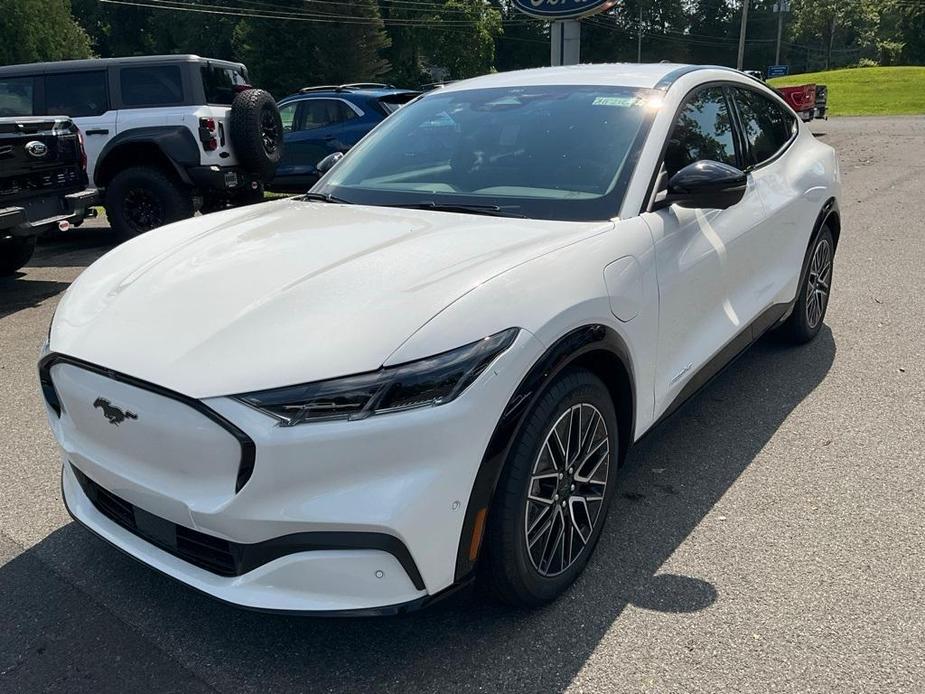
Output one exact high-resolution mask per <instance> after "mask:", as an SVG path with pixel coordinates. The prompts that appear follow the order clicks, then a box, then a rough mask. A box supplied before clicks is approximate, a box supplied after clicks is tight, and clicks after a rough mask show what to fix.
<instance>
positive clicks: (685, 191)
mask: <svg viewBox="0 0 925 694" xmlns="http://www.w3.org/2000/svg"><path fill="white" fill-rule="evenodd" d="M747 182H748V178H747V176H746V175H745V172H744V171H741V170H740V169H737V168H736V167H734V166H731V165H729V164H723V163H722V162H718V161H710V160H709V159H704V160H701V161H695V162H694V163H693V164H688V165H687V166H685V167H684V168H683V169H681V170H680V171H678V172H677V173H676V174H675V175H674V176H672V177H671V178H670V179H668V192H667V194H666V195H665V198H664V201H663V203H662V205H660V207H667V206H668V205H678V206H679V207H691V208H699V209H711V210H725V209H726V208H727V207H732V206H733V205H735V204H736V203H738V202H739V201H740V200H741V199H742V197H743V196H744V195H745V187H746V185H747Z"/></svg>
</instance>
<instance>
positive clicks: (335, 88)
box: [299, 82, 395, 94]
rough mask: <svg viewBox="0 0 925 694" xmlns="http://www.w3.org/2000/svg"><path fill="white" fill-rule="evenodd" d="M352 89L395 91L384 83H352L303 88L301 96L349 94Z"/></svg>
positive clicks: (391, 86) (300, 92)
mask: <svg viewBox="0 0 925 694" xmlns="http://www.w3.org/2000/svg"><path fill="white" fill-rule="evenodd" d="M351 89H395V87H394V86H393V85H391V84H383V83H382V82H350V83H348V84H321V85H318V86H316V87H302V88H301V89H300V90H299V94H304V93H306V92H347V91H350V90H351Z"/></svg>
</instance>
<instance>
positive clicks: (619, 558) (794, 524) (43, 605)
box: [0, 118, 925, 692]
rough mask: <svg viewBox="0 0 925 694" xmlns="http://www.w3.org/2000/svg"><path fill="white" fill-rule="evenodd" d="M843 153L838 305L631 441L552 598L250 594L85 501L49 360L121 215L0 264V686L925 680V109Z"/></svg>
mask: <svg viewBox="0 0 925 694" xmlns="http://www.w3.org/2000/svg"><path fill="white" fill-rule="evenodd" d="M812 127H813V129H814V131H816V132H817V133H818V134H819V135H820V137H823V138H824V140H825V141H826V142H829V143H830V144H832V145H833V146H835V147H836V148H837V149H838V150H839V152H840V155H841V162H842V171H843V175H844V185H845V194H844V197H843V200H842V211H843V219H844V229H843V232H842V238H841V244H840V247H839V251H838V255H837V256H836V264H835V279H834V288H833V297H832V302H831V305H830V307H829V314H828V319H827V327H825V328H824V329H823V331H822V333H821V334H820V335H819V337H818V339H817V340H816V341H815V342H814V343H812V344H810V345H808V346H806V347H802V348H790V347H784V346H782V345H780V344H777V343H775V342H774V341H773V340H767V339H766V340H763V341H762V342H760V343H759V344H758V345H756V346H755V347H754V348H753V349H752V350H751V351H750V352H749V353H748V354H747V355H745V356H744V357H743V358H742V359H740V360H739V361H738V362H737V363H736V364H735V365H734V366H733V367H732V368H731V369H730V370H728V371H727V372H726V373H725V374H724V375H722V376H721V377H720V378H719V379H718V380H717V381H716V382H714V383H713V384H712V385H711V386H710V387H709V388H708V389H707V390H706V391H705V392H703V393H702V394H701V395H699V396H698V397H697V398H696V399H695V400H694V401H692V402H691V403H690V404H689V405H688V406H687V407H686V408H685V409H684V410H683V411H682V412H681V413H680V414H679V415H678V416H677V417H675V418H674V419H673V420H671V421H670V422H669V423H668V424H667V425H666V426H664V427H663V428H661V429H660V430H659V431H658V433H657V434H656V435H655V436H650V437H648V438H647V439H646V440H645V441H644V442H643V443H642V444H641V445H639V446H638V447H637V448H635V449H634V451H633V452H632V454H631V459H630V464H629V465H628V467H627V469H626V470H625V472H624V474H623V477H622V481H621V496H620V497H619V498H618V499H617V501H618V503H617V504H616V505H615V507H614V508H613V509H612V511H611V515H610V517H609V519H608V522H607V526H606V528H605V531H604V535H603V537H602V539H601V542H600V545H599V546H598V549H597V553H596V556H595V558H594V559H593V560H592V562H591V563H590V565H589V566H588V570H587V571H586V572H585V574H584V575H583V576H582V577H581V578H580V579H579V581H578V583H577V584H576V586H575V587H574V588H573V589H572V590H571V591H570V592H569V593H567V594H566V595H565V596H564V598H563V599H562V600H560V601H559V602H557V603H556V604H554V605H551V606H549V607H547V608H545V609H542V610H538V611H535V612H522V611H517V610H512V609H508V608H505V607H501V606H497V605H494V604H490V603H485V602H483V601H481V600H480V599H479V598H478V596H476V595H473V594H471V593H465V594H462V595H460V596H458V597H456V598H454V599H453V600H450V601H447V602H446V603H444V604H442V605H439V606H437V607H435V608H433V609H432V610H430V611H425V612H421V613H418V614H415V615H413V616H408V617H403V618H395V619H376V620H370V619H350V620H319V619H306V618H289V617H279V616H268V615H263V614H257V613H252V612H247V611H243V610H238V609H234V608H231V607H228V606H225V605H222V604H219V603H217V602H215V601H213V600H211V599H209V598H207V597H204V596H202V595H199V594H197V593H194V592H193V591H191V590H189V589H187V588H185V587H183V586H181V585H179V584H177V583H175V582H173V581H171V580H170V579H168V578H165V577H163V576H160V575H158V574H156V573H154V572H153V571H151V570H149V569H147V568H145V567H143V566H141V565H139V564H137V563H135V562H134V561H132V560H131V559H130V558H128V557H126V556H124V555H122V554H120V553H119V552H118V551H116V550H114V549H112V548H110V547H109V546H108V545H106V544H105V543H104V542H102V541H101V540H98V539H96V538H95V537H93V536H92V535H91V534H90V533H89V532H87V531H85V530H83V529H82V528H80V527H78V526H77V525H76V524H75V523H73V522H72V521H71V520H70V518H69V517H68V515H67V513H66V511H65V510H64V507H63V506H62V503H61V498H60V490H59V462H58V460H57V454H56V450H55V446H54V443H53V440H52V437H51V434H50V433H49V431H48V429H47V426H46V422H45V415H44V411H43V408H42V406H41V402H40V399H39V394H38V389H37V386H36V376H35V371H34V363H35V360H36V357H37V354H38V350H39V347H40V345H41V343H42V341H43V340H44V337H45V333H46V330H47V326H48V322H49V320H50V318H51V316H52V312H53V310H54V307H55V304H56V303H57V301H58V298H59V297H60V295H61V293H62V292H63V291H64V290H65V289H66V288H67V285H68V283H69V282H70V281H72V280H73V279H74V278H75V277H76V276H77V274H78V273H79V272H80V271H81V269H83V268H84V267H85V266H86V265H87V264H88V263H90V262H92V261H93V260H94V259H96V258H97V257H99V256H100V255H102V254H103V253H104V252H106V250H107V249H108V248H110V247H111V241H110V239H109V236H108V234H107V232H106V230H105V229H101V228H99V226H96V227H91V228H81V229H77V230H74V231H72V232H69V233H68V234H66V235H60V236H58V237H57V238H54V239H51V240H47V241H46V242H45V243H43V244H42V245H41V246H40V248H39V250H38V252H37V254H36V256H35V258H34V259H33V260H32V262H31V264H30V265H29V266H28V267H27V268H25V270H24V273H23V274H22V275H21V276H19V277H18V278H14V279H9V280H0V480H2V482H0V490H2V493H0V615H2V623H3V628H2V629H0V691H10V692H13V691H23V692H37V691H46V690H54V691H69V692H78V691H93V692H107V691H117V690H118V691H124V690H125V689H127V688H128V687H132V688H134V689H136V690H138V691H183V692H194V691H212V690H219V691H233V692H243V691H257V692H265V691H312V692H320V691H350V692H364V691H395V692H405V691H415V692H430V691H454V692H460V691H485V692H500V691H505V692H520V691H523V692H551V691H560V690H570V691H578V692H582V691H584V692H592V691H593V692H630V691H645V692H752V691H754V692H763V691H800V692H804V691H815V692H835V691H838V692H875V691H877V692H921V691H925V647H923V645H922V643H923V640H925V513H923V509H925V503H923V499H922V493H923V492H922V490H923V489H925V466H923V462H925V454H923V453H925V270H923V268H925V229H923V225H922V220H923V219H925V119H923V118H853V119H839V120H831V121H829V122H818V123H815V124H813V126H812Z"/></svg>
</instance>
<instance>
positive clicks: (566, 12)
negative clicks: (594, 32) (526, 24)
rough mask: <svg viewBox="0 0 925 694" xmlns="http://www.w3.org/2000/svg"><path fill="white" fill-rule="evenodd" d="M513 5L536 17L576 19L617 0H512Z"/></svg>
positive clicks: (605, 7)
mask: <svg viewBox="0 0 925 694" xmlns="http://www.w3.org/2000/svg"><path fill="white" fill-rule="evenodd" d="M513 3H514V7H516V8H517V9H518V10H520V11H521V12H523V13H525V14H528V15H530V16H531V17H536V18H537V19H546V20H550V21H551V20H554V19H578V18H579V17H587V16H588V15H592V14H597V13H598V12H603V11H604V10H609V9H610V8H611V7H613V6H614V5H616V4H617V0H513Z"/></svg>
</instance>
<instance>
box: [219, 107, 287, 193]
mask: <svg viewBox="0 0 925 694" xmlns="http://www.w3.org/2000/svg"><path fill="white" fill-rule="evenodd" d="M231 144H232V145H233V146H234V153H235V155H236V156H237V157H238V160H239V161H240V162H241V164H243V165H244V166H245V167H246V168H247V169H248V170H249V171H253V172H254V173H256V174H257V175H259V176H260V177H261V178H262V179H263V180H265V181H269V180H270V179H272V178H273V175H274V174H275V173H276V167H277V166H278V165H279V160H280V157H281V156H282V152H283V121H282V119H281V118H280V116H279V109H278V108H277V107H276V101H274V100H273V97H272V96H271V95H270V93H269V92H265V91H263V90H262V89H248V90H246V91H243V92H241V93H240V94H238V95H237V96H236V97H235V98H234V102H232V104H231Z"/></svg>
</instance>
